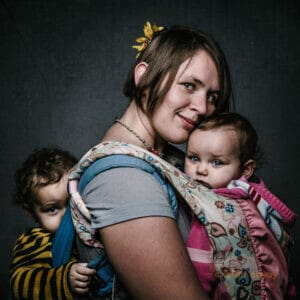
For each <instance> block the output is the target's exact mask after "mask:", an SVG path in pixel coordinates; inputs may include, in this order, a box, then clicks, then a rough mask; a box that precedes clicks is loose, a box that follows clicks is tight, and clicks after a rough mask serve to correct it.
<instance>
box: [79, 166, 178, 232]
mask: <svg viewBox="0 0 300 300" xmlns="http://www.w3.org/2000/svg"><path fill="white" fill-rule="evenodd" d="M82 197H83V199H84V201H85V203H86V206H87V208H88V209H89V211H90V213H91V215H92V224H91V225H92V228H94V229H98V228H103V227H105V226H109V225H112V224H116V223H120V222H124V221H128V220H131V219H136V218H142V217H149V216H163V217H170V218H175V217H174V215H173V212H172V209H171V207H170V205H169V200H168V195H167V193H166V191H165V190H164V188H163V187H162V186H161V184H160V183H159V182H158V181H157V179H156V178H155V177H154V176H153V175H151V174H149V173H147V172H145V171H142V170H140V169H136V168H127V167H126V168H114V169H110V170H108V171H105V172H102V173H100V174H98V175H97V176H95V177H94V178H93V180H92V181H91V182H90V183H89V184H88V185H87V186H86V187H85V189H84V191H83V194H82Z"/></svg>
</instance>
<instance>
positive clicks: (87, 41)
mask: <svg viewBox="0 0 300 300" xmlns="http://www.w3.org/2000/svg"><path fill="white" fill-rule="evenodd" d="M147 20H150V21H153V22H156V23H158V24H159V25H165V26H169V25H172V24H182V25H191V26H195V27H198V28H202V29H203V30H205V31H207V32H209V33H211V34H212V35H213V36H214V37H215V38H216V39H217V40H218V41H219V43H220V45H221V46H222V47H223V49H224V51H225V53H226V55H227V58H228V61H229V64H230V67H231V72H232V78H233V83H234V94H235V99H236V110H237V111H238V112H240V113H242V114H244V115H246V116H247V117H248V118H249V119H250V120H251V121H252V122H253V124H254V126H255V127H256V128H257V130H258V133H259V136H260V141H261V145H262V147H263V149H264V150H265V153H266V156H267V159H268V163H267V164H265V165H264V167H263V168H262V170H261V171H260V174H261V175H262V176H263V178H264V180H265V182H266V183H267V184H268V186H269V187H270V188H271V189H272V191H273V192H274V193H275V194H277V195H278V196H280V197H281V198H282V199H283V201H285V202H286V203H287V204H288V205H289V206H290V207H291V208H293V209H294V210H295V211H296V212H298V213H299V207H300V204H299V203H300V201H299V200H300V199H299V194H298V192H297V184H299V183H298V182H299V180H297V178H296V176H297V175H298V173H299V172H298V170H299V155H298V154H299V117H298V113H299V94H300V84H299V79H300V76H299V75H300V74H299V73H300V60H299V53H300V52H299V46H300V39H299V36H300V35H299V29H300V28H299V21H300V14H299V5H298V1H262V0H260V1H256V0H249V1H245V0H243V1H242V0H241V1H226V0H220V1H216V0H215V1H201V0H194V1H192V0H184V1H179V0H178V1H177V0H152V1H142V0H139V1H136V0H131V1H121V0H120V1H116V0H105V1H100V0H98V1H92V0H90V1H89V0H72V1H66V0H40V1H38V0H36V1H32V0H24V1H16V0H14V1H13V0H1V1H0V101H1V102H0V103H1V110H0V122H1V125H0V128H1V129H0V140H1V148H0V154H1V155H0V159H1V161H0V166H1V168H0V182H1V204H2V205H1V215H0V220H1V221H0V222H1V223H0V224H1V240H0V254H1V255H0V261H1V265H0V293H1V297H0V298H1V299H5V298H6V295H7V290H8V273H9V264H10V259H11V249H12V246H13V242H14V240H15V238H16V237H17V235H18V234H19V233H21V232H22V231H23V230H24V229H25V228H26V227H28V226H30V225H32V223H31V222H30V220H29V219H28V218H27V217H26V216H25V215H24V214H23V212H22V211H21V210H20V209H19V208H17V207H15V206H13V204H12V202H11V192H12V188H13V175H14V171H15V169H16V168H17V167H18V166H19V165H20V163H21V162H22V161H23V160H24V159H25V157H26V156H27V155H28V154H29V153H30V152H31V151H32V150H33V149H34V148H36V147H40V146H45V145H49V144H56V145H60V146H62V147H63V148H65V149H68V150H70V151H72V152H73V153H74V154H76V155H77V156H78V157H79V156H80V155H82V154H83V153H84V152H85V151H86V150H87V149H88V148H89V147H91V146H92V145H94V144H96V143H97V142H98V141H99V139H100V138H101V136H102V134H103V133H104V131H105V130H106V129H107V128H108V127H109V126H110V124H111V122H112V121H113V119H114V117H115V116H117V115H121V113H122V111H123V110H124V108H125V107H126V105H127V103H128V101H127V99H125V98H124V96H123V95H122V86H123V82H124V80H125V78H126V75H127V72H128V70H129V67H130V66H131V65H132V63H133V62H134V59H135V54H136V53H135V50H134V49H131V47H130V46H131V45H133V44H134V39H135V38H137V37H139V36H141V35H142V27H143V24H144V23H145V21H147ZM294 233H295V235H296V250H297V251H295V252H298V253H299V252H300V243H299V242H300V241H299V237H298V236H297V234H298V233H299V222H298V224H297V225H296V228H295V230H294ZM299 265H300V258H299V256H298V257H297V256H296V255H294V258H293V272H294V273H295V277H296V282H297V278H300V274H299V273H300V272H299V267H298V266H299Z"/></svg>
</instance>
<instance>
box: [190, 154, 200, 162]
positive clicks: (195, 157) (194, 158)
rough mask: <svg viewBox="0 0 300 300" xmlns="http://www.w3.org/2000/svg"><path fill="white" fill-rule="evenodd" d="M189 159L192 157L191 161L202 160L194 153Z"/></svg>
mask: <svg viewBox="0 0 300 300" xmlns="http://www.w3.org/2000/svg"><path fill="white" fill-rule="evenodd" d="M189 159H190V160H191V161H199V160H200V159H199V157H197V156H194V155H192V156H190V157H189Z"/></svg>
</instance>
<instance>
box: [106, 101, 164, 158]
mask: <svg viewBox="0 0 300 300" xmlns="http://www.w3.org/2000/svg"><path fill="white" fill-rule="evenodd" d="M108 140H119V141H123V142H126V143H130V144H134V145H137V146H139V147H142V148H147V149H148V150H150V151H151V149H152V150H154V149H155V150H157V151H158V152H160V153H161V152H162V151H163V148H164V146H165V145H166V142H165V141H162V140H161V139H160V138H159V137H158V136H157V134H155V130H154V128H153V127H152V125H151V122H150V119H149V117H148V116H147V115H146V114H145V113H144V112H143V111H142V110H141V109H140V108H139V107H137V106H136V103H135V102H134V101H132V102H131V103H130V105H129V106H128V108H127V109H126V111H125V113H124V114H123V116H122V117H121V118H119V119H117V121H116V122H115V124H114V125H113V126H112V127H110V128H109V130H108V131H107V132H106V134H105V135H104V137H103V140H102V141H108Z"/></svg>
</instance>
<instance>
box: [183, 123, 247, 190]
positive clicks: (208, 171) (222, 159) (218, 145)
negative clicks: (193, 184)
mask: <svg viewBox="0 0 300 300" xmlns="http://www.w3.org/2000/svg"><path fill="white" fill-rule="evenodd" d="M185 173H187V174H188V175H189V176H190V177H191V178H193V179H194V180H197V181H199V182H202V183H203V184H205V185H207V186H209V187H210V188H221V187H226V186H227V184H228V183H229V182H230V181H231V180H232V179H237V178H239V177H240V176H241V175H242V174H241V173H242V172H241V170H240V160H239V140H238V136H237V133H236V132H235V131H234V130H232V129H230V128H217V129H211V130H207V131H204V130H200V129H196V130H194V131H193V132H192V134H191V135H190V138H189V141H188V147H187V152H186V157H185Z"/></svg>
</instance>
